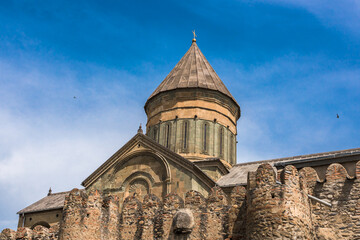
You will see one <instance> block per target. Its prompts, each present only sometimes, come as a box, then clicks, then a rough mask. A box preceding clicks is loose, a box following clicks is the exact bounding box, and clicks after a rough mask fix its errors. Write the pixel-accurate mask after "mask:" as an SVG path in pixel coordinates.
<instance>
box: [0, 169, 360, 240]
mask: <svg viewBox="0 0 360 240" xmlns="http://www.w3.org/2000/svg"><path fill="white" fill-rule="evenodd" d="M308 194H310V195H312V196H315V197H317V198H320V199H322V200H325V201H327V202H329V203H331V204H332V206H331V207H329V206H326V205H324V204H321V203H319V202H317V201H314V200H311V199H310V198H309V197H308ZM5 239H6V240H15V239H19V240H23V239H29V240H35V239H38V240H41V239H43V240H45V239H46V240H51V239H67V240H75V239H90V240H91V239H109V240H111V239H164V240H168V239H209V240H210V239H211V240H216V239H232V240H235V239H251V240H257V239H261V240H264V239H314V240H315V239H317V240H335V239H349V240H350V239H360V163H358V164H357V168H356V177H355V178H354V177H349V175H348V173H347V171H346V169H345V168H344V167H343V166H342V165H340V164H332V165H330V166H329V167H328V168H327V171H326V179H325V180H324V181H320V180H319V177H318V176H317V174H316V171H315V170H314V169H312V168H310V167H306V168H303V169H301V170H300V171H298V170H296V168H295V167H293V166H286V167H285V169H283V170H281V171H279V172H278V173H277V174H276V173H275V171H274V170H273V168H272V167H271V166H270V165H268V164H263V165H261V166H260V167H259V168H258V169H257V171H256V172H251V173H249V175H248V184H247V189H245V188H244V187H242V186H237V187H234V188H233V189H232V191H231V193H230V194H229V196H226V195H225V193H224V192H223V191H222V189H221V188H219V187H215V188H213V189H212V190H211V192H210V194H209V196H208V197H207V198H205V197H204V196H203V195H201V194H200V193H199V192H197V191H189V192H187V193H186V195H185V199H182V198H181V197H180V196H178V195H176V194H174V193H171V194H168V195H167V196H166V197H165V198H164V199H163V200H162V201H161V200H160V199H159V198H157V197H156V196H155V195H151V194H150V195H146V196H145V197H144V200H143V201H140V200H139V199H138V198H137V196H131V197H128V198H126V199H125V201H124V203H123V204H122V208H121V209H120V208H119V203H118V201H117V199H116V198H115V197H112V196H105V195H103V194H102V193H100V192H98V191H92V192H90V193H89V194H86V193H84V192H83V191H80V190H78V189H74V190H72V191H71V192H70V194H69V195H68V196H67V197H66V200H65V206H64V210H63V219H62V222H61V224H60V226H52V227H51V228H50V229H47V228H45V227H42V226H37V227H35V228H34V229H29V228H19V229H18V230H17V231H16V232H15V231H12V230H10V229H4V230H3V231H2V232H1V233H0V240H5Z"/></svg>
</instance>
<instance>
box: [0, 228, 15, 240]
mask: <svg viewBox="0 0 360 240" xmlns="http://www.w3.org/2000/svg"><path fill="white" fill-rule="evenodd" d="M15 237H16V232H15V231H14V230H12V229H10V228H5V229H4V230H2V231H1V233H0V240H15Z"/></svg>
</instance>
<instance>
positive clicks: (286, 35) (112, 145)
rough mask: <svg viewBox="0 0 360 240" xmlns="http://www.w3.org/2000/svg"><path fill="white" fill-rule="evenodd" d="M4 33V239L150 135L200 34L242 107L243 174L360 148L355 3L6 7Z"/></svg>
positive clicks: (0, 158)
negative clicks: (150, 120)
mask: <svg viewBox="0 0 360 240" xmlns="http://www.w3.org/2000/svg"><path fill="white" fill-rule="evenodd" d="M0 22H1V23H2V24H0V124H1V126H2V127H1V128H0V191H1V192H2V197H1V199H0V229H2V228H5V227H11V228H13V229H15V228H16V224H17V215H16V214H15V213H16V212H17V211H18V210H20V209H22V208H24V207H26V206H27V205H29V204H31V203H33V202H34V201H36V200H38V199H40V198H42V197H44V196H45V195H46V194H47V190H48V188H49V187H50V186H51V187H52V188H53V191H54V192H59V191H67V190H70V189H72V188H74V187H80V183H81V182H82V180H84V179H85V178H86V177H87V176H88V175H89V174H91V173H92V171H94V170H95V169H96V168H97V167H98V166H99V165H100V164H101V163H103V162H104V161H105V160H106V159H107V158H108V157H109V156H111V155H112V154H113V153H114V152H115V151H116V150H117V149H119V148H120V147H121V146H122V145H123V144H124V143H126V141H128V140H129V139H130V138H131V137H132V136H133V135H134V134H135V133H136V131H137V128H138V126H139V123H143V124H145V123H146V115H145V113H144V111H143V106H144V103H145V101H146V99H147V97H148V96H150V94H151V93H152V91H153V90H155V88H156V87H157V86H158V85H159V84H160V82H161V81H162V80H163V79H164V78H165V76H166V75H167V74H168V73H169V72H170V70H171V69H172V68H173V67H174V66H175V64H176V63H177V62H178V61H179V60H180V58H181V57H182V56H183V55H184V54H185V52H186V51H187V50H188V48H189V47H190V44H191V39H192V33H191V31H192V30H193V29H196V32H197V35H198V40H197V43H198V46H199V47H200V49H201V50H202V52H203V53H204V55H205V56H206V57H207V59H208V60H209V62H210V63H211V65H212V66H213V68H214V69H215V71H216V72H217V73H218V75H219V76H220V78H221V79H222V80H223V81H224V83H225V84H226V86H227V87H228V89H229V90H230V92H231V93H232V95H233V96H234V97H235V98H236V99H237V101H238V103H239V104H240V106H241V109H242V117H241V119H240V120H239V122H238V155H237V157H238V162H246V161H255V160H264V159H271V158H278V157H287V156H293V155H300V154H308V153H316V152H324V151H334V150H341V149H348V148H356V147H360V137H359V136H360V68H359V67H360V57H359V56H360V54H359V52H360V3H359V2H358V1H355V0H353V1H351V0H349V1H346V0H345V1H325V0H318V1H314V0H312V1H306V0H303V1H301V0H299V1H295V0H286V1H285V0H269V1H261V0H255V1H210V0H207V1H201V0H199V1H156V0H154V1H51V2H49V1H0ZM74 96H76V99H74V98H73V97H74ZM336 114H339V115H340V118H339V119H337V118H336Z"/></svg>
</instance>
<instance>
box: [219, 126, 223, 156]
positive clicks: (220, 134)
mask: <svg viewBox="0 0 360 240" xmlns="http://www.w3.org/2000/svg"><path fill="white" fill-rule="evenodd" d="M223 152H224V129H223V128H222V127H221V128H220V131H219V154H220V156H222V155H223Z"/></svg>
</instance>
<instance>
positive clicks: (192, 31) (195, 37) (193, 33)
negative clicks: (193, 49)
mask: <svg viewBox="0 0 360 240" xmlns="http://www.w3.org/2000/svg"><path fill="white" fill-rule="evenodd" d="M192 33H193V34H194V39H195V38H196V37H197V36H196V34H195V30H194V31H192Z"/></svg>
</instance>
